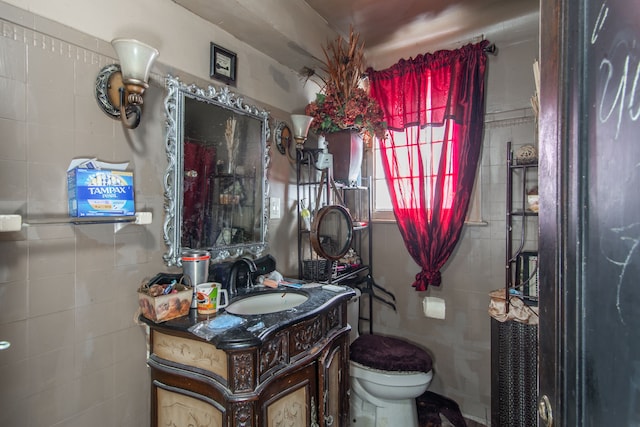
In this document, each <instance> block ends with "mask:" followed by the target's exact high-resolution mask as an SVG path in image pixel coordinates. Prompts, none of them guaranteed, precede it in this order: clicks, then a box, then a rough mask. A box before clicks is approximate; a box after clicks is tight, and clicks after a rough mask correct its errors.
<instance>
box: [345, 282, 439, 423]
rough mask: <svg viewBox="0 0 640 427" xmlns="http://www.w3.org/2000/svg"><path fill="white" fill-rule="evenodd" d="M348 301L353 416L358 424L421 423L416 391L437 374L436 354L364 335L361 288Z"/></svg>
mask: <svg viewBox="0 0 640 427" xmlns="http://www.w3.org/2000/svg"><path fill="white" fill-rule="evenodd" d="M354 290H355V291H356V296H355V297H353V298H352V299H351V300H350V301H349V304H348V309H347V310H348V311H347V321H348V323H349V324H350V325H351V336H350V341H351V345H350V351H349V353H350V362H349V376H350V379H349V384H350V396H349V400H350V420H351V426H352V427H383V426H384V427H387V426H396V427H400V426H402V427H418V413H417V408H416V397H418V396H420V395H421V394H422V393H424V392H425V391H426V390H427V388H428V387H429V384H430V383H431V379H432V378H433V371H432V360H431V357H430V356H429V354H428V353H427V352H426V351H424V350H423V349H421V348H420V347H418V346H416V345H414V344H411V343H409V342H407V341H405V340H402V339H399V338H394V337H388V336H382V335H375V334H373V335H371V334H367V335H359V333H358V319H359V315H360V303H359V298H360V295H361V294H360V291H359V290H358V289H354Z"/></svg>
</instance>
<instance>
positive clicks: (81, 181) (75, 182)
mask: <svg viewBox="0 0 640 427" xmlns="http://www.w3.org/2000/svg"><path fill="white" fill-rule="evenodd" d="M96 164H99V165H103V166H104V165H107V164H105V163H102V162H96V161H95V160H89V161H87V162H84V163H80V164H79V165H77V166H75V167H70V169H69V170H68V171H67V190H68V193H69V215H70V216H72V217H86V216H134V215H135V214H136V208H135V200H134V189H133V172H130V171H126V170H115V169H104V168H100V169H95V168H94V167H95V166H96ZM72 165H73V163H72Z"/></svg>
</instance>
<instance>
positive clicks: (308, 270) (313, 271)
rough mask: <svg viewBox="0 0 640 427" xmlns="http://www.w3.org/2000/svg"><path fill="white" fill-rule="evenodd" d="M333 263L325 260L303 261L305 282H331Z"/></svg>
mask: <svg viewBox="0 0 640 427" xmlns="http://www.w3.org/2000/svg"><path fill="white" fill-rule="evenodd" d="M329 277H331V262H330V261H329V260H327V259H324V258H318V259H305V260H303V261H302V278H303V279H304V280H329Z"/></svg>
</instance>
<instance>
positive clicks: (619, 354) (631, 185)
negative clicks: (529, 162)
mask: <svg viewBox="0 0 640 427" xmlns="http://www.w3.org/2000/svg"><path fill="white" fill-rule="evenodd" d="M586 16H587V19H586V22H585V27H586V28H584V33H583V38H584V40H583V49H584V58H585V62H584V64H581V65H583V67H582V72H583V73H584V80H583V84H584V85H585V86H584V87H583V90H582V93H583V94H585V95H586V96H584V97H582V99H580V100H579V101H578V102H580V103H581V110H582V111H584V112H585V116H584V117H586V118H587V120H586V122H585V123H584V125H585V127H584V128H583V129H582V135H583V136H584V139H583V141H581V143H580V144H581V145H580V147H579V158H580V161H579V164H578V165H579V169H580V170H578V171H576V172H577V173H580V175H581V177H582V178H581V179H582V182H581V185H580V188H581V194H580V196H579V199H580V201H581V202H582V206H583V212H582V214H583V218H582V224H581V227H580V228H582V230H581V231H582V233H583V234H582V237H583V240H582V242H583V244H584V249H582V248H577V254H578V259H580V258H582V260H583V263H578V265H577V268H578V271H579V272H578V274H577V279H578V284H581V285H582V289H583V293H582V298H583V300H582V305H581V308H582V312H581V313H582V315H583V316H584V323H583V331H582V338H583V340H584V342H583V343H584V348H583V349H584V353H583V355H582V357H583V358H584V360H583V362H584V364H583V366H582V374H583V379H584V382H583V387H584V388H583V392H584V396H583V398H584V399H585V402H586V405H585V408H586V419H585V420H584V425H589V426H637V425H640V245H639V244H640V1H636V0H633V1H628V0H626V1H623V0H617V1H606V2H602V3H596V2H593V3H591V4H590V5H589V6H587V14H586ZM575 48H576V49H579V48H581V47H580V46H575ZM581 250H584V252H582V253H581ZM578 313H580V312H578Z"/></svg>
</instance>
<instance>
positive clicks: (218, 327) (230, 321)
mask: <svg viewBox="0 0 640 427" xmlns="http://www.w3.org/2000/svg"><path fill="white" fill-rule="evenodd" d="M245 323H247V319H244V318H242V317H238V316H234V315H233V314H227V313H224V314H218V315H217V316H215V317H214V318H213V319H211V320H209V319H207V320H204V321H202V322H198V323H196V324H195V325H193V326H191V327H190V328H189V329H188V330H189V332H191V333H192V334H194V335H196V336H198V337H200V338H203V339H205V340H210V339H211V338H213V337H214V336H216V335H218V334H220V333H222V332H226V331H228V330H229V329H232V328H235V327H238V326H242V325H244V324H245Z"/></svg>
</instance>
